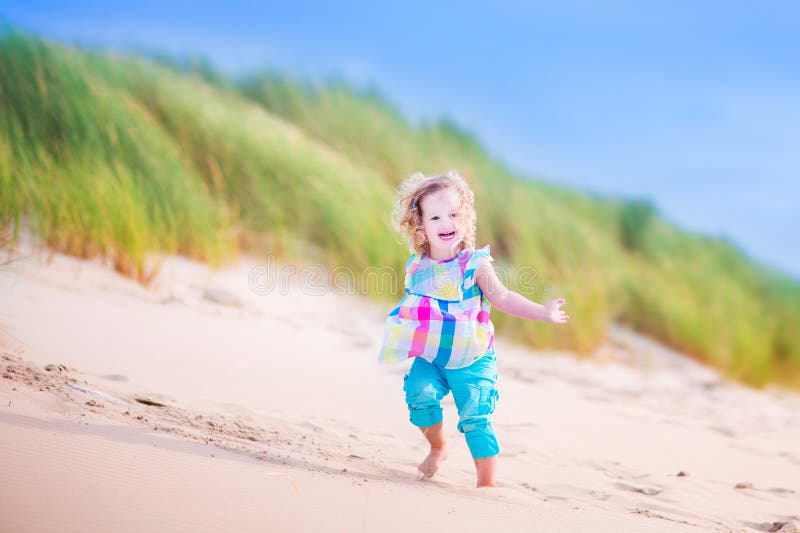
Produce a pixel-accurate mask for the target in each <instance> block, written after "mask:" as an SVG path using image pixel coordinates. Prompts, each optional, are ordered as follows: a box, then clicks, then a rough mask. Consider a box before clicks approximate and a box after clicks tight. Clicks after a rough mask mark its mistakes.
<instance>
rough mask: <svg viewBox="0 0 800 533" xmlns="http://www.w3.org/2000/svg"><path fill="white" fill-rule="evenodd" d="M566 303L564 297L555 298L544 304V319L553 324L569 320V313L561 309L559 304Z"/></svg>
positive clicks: (564, 322)
mask: <svg viewBox="0 0 800 533" xmlns="http://www.w3.org/2000/svg"><path fill="white" fill-rule="evenodd" d="M566 303H567V301H566V300H565V299H564V298H556V299H555V300H550V301H549V302H547V303H546V304H544V310H545V317H546V320H547V321H548V322H552V323H553V324H566V323H567V321H568V320H569V315H568V314H567V312H566V311H562V310H561V306H562V305H566Z"/></svg>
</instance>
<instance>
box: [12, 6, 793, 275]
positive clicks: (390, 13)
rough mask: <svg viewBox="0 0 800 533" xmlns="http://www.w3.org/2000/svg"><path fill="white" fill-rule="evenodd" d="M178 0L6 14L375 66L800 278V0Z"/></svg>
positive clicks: (30, 21) (88, 37)
mask: <svg viewBox="0 0 800 533" xmlns="http://www.w3.org/2000/svg"><path fill="white" fill-rule="evenodd" d="M133 4H135V5H133ZM163 4H165V5H161V3H156V2H150V1H143V2H136V3H124V4H123V3H119V4H117V3H114V2H82V1H75V2H69V3H66V2H41V1H29V2H18V3H8V2H3V1H2V0H0V16H3V17H4V18H5V20H6V22H8V23H10V24H12V25H16V26H18V27H21V28H25V29H28V30H31V31H34V32H36V33H38V34H40V35H44V36H48V37H51V38H54V39H58V40H62V41H67V42H81V43H84V44H92V45H97V46H102V47H128V46H145V47H148V48H154V49H161V50H166V51H170V52H174V53H200V54H202V55H204V56H206V57H208V58H209V59H210V60H211V61H212V62H213V63H214V64H216V65H217V66H218V67H220V68H222V69H223V70H226V71H228V72H230V73H234V74H235V73H240V72H244V71H247V70H248V69H251V68H255V67H259V66H264V65H270V66H273V67H277V68H279V69H282V70H285V71H287V72H292V73H298V74H304V75H311V76H324V75H327V74H332V73H341V74H343V75H344V76H345V77H347V78H349V79H350V80H352V81H354V82H355V83H357V84H362V85H363V84H368V83H372V84H374V85H376V86H377V87H378V88H379V89H380V90H381V92H383V93H384V94H385V95H386V96H387V97H388V98H389V100H391V101H392V102H394V103H395V104H396V105H397V106H398V107H399V108H400V110H401V111H402V112H404V113H405V114H406V116H408V117H409V119H411V120H412V121H414V122H417V121H420V120H423V119H425V118H436V117H439V116H442V115H447V116H449V117H452V118H453V119H455V120H456V121H457V122H458V123H460V124H462V125H463V126H465V127H466V128H467V129H469V130H471V131H473V132H474V133H475V134H476V135H477V136H478V137H479V138H480V139H481V140H482V141H483V142H484V144H485V145H486V146H487V148H488V149H489V150H490V151H491V152H492V153H493V154H495V155H496V156H497V157H498V158H500V159H502V160H504V161H505V162H506V163H507V164H508V165H509V166H510V167H511V168H512V169H514V170H516V171H518V172H520V173H524V174H527V175H532V176H537V177H540V178H544V179H547V180H550V181H554V182H559V183H565V184H569V185H572V186H575V187H578V188H582V189H587V190H593V191H599V192H603V193H609V194H619V195H625V196H644V197H648V198H650V199H652V200H653V201H654V202H655V203H656V204H657V205H658V206H659V208H660V209H661V211H662V212H663V213H664V214H665V215H666V216H667V217H668V218H669V219H670V220H672V221H673V222H675V223H676V224H678V225H680V226H682V227H685V228H688V229H692V230H696V231H700V232H703V233H707V234H713V235H726V236H728V237H730V238H731V239H732V240H733V241H735V242H736V243H737V244H739V245H740V246H741V247H742V248H743V249H744V250H745V251H746V252H747V253H749V254H750V255H752V256H753V257H755V258H756V259H758V260H760V261H762V262H764V263H766V264H769V265H772V266H775V267H777V268H780V269H782V270H784V271H786V272H789V273H791V274H793V275H794V276H795V277H798V278H800V245H799V243H800V239H798V238H797V237H796V232H797V229H798V228H800V209H798V207H797V206H796V201H797V198H798V197H800V157H798V156H797V155H796V154H798V153H800V61H798V59H797V58H799V57H800V37H799V36H800V7H798V6H800V4H798V3H794V2H769V1H765V2H752V1H748V2H737V1H727V2H722V1H719V2H718V1H713V0H712V1H704V2H689V1H678V0H676V1H670V2H660V3H657V2H650V1H646V0H642V1H630V2H599V1H598V2H559V3H558V7H556V3H554V2H547V3H545V2H541V3H537V2H496V3H494V4H493V5H492V6H491V7H487V6H488V3H485V2H481V3H479V2H460V3H451V4H445V3H436V2H428V3H425V2H416V1H409V2H403V3H397V4H394V5H389V4H387V5H383V6H382V5H376V4H375V3H373V4H368V3H363V4H359V3H354V2H347V1H342V2H339V3H322V2H320V3H295V4H292V5H289V4H288V3H275V4H274V5H270V4H269V3H263V4H260V5H258V6H250V5H249V4H250V3H249V2H240V1H236V0H230V1H227V2H224V3H221V2H191V3H189V2H177V1H175V2H164V3H163ZM415 169H416V165H415V163H414V162H413V161H409V170H410V171H411V170H415ZM422 170H424V171H426V172H436V171H440V170H443V169H422Z"/></svg>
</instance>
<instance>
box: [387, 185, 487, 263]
mask: <svg viewBox="0 0 800 533" xmlns="http://www.w3.org/2000/svg"><path fill="white" fill-rule="evenodd" d="M445 189H453V190H454V191H456V193H458V196H459V198H460V199H461V203H460V206H459V210H458V218H459V221H460V223H461V224H462V225H463V227H466V231H465V234H464V238H463V239H462V240H461V242H460V243H459V244H458V251H459V252H460V251H462V250H464V249H473V248H475V232H476V225H475V224H476V222H477V219H478V217H477V215H476V214H475V206H474V204H475V195H474V194H473V192H472V189H470V187H469V185H468V184H467V182H466V181H465V180H464V178H462V177H461V175H459V173H458V172H456V171H455V170H450V171H449V172H448V173H447V174H444V175H439V176H425V175H424V174H423V173H422V172H415V173H414V174H412V175H411V176H409V177H407V178H406V179H404V180H403V182H402V183H400V185H399V186H398V187H397V196H396V197H395V201H394V205H393V208H392V226H393V227H394V229H395V231H397V232H398V233H399V234H400V235H401V236H402V238H403V242H404V244H405V245H406V247H407V248H408V251H409V252H412V253H417V254H420V255H422V254H423V253H430V243H429V242H428V238H427V237H426V236H425V230H424V229H423V227H422V207H421V205H420V203H421V202H422V199H423V198H425V196H427V195H428V194H431V193H434V192H437V191H441V190H445Z"/></svg>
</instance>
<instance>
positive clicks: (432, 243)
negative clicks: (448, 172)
mask: <svg viewBox="0 0 800 533" xmlns="http://www.w3.org/2000/svg"><path fill="white" fill-rule="evenodd" d="M460 208H461V200H460V198H459V196H458V192H456V191H455V190H454V189H452V188H447V189H440V190H438V191H436V192H432V193H430V194H426V195H425V197H424V198H423V199H422V201H421V202H420V209H421V213H422V228H423V230H424V231H425V236H426V237H427V238H428V243H429V251H428V256H429V257H430V258H431V259H434V260H436V261H444V260H445V259H450V258H451V257H453V256H454V255H456V254H457V253H458V252H459V248H460V244H461V241H462V239H463V238H464V230H463V224H461V220H460V217H459V212H460Z"/></svg>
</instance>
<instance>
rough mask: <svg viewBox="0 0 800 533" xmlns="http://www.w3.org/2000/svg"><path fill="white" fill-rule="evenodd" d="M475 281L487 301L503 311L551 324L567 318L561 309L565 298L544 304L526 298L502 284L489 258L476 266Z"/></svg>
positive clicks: (565, 320)
mask: <svg viewBox="0 0 800 533" xmlns="http://www.w3.org/2000/svg"><path fill="white" fill-rule="evenodd" d="M475 281H476V283H477V284H478V287H480V289H481V291H482V292H483V294H484V295H485V296H486V297H487V298H488V299H489V302H490V303H491V304H492V305H493V306H494V307H496V308H497V309H499V310H500V311H502V312H504V313H508V314H509V315H514V316H517V317H520V318H527V319H528V320H539V321H542V322H552V323H553V324H565V323H566V322H567V321H568V320H569V315H567V313H566V312H565V311H562V310H561V306H562V305H565V304H566V303H567V301H566V300H564V299H563V298H556V299H555V300H550V301H549V302H547V303H546V304H544V305H542V304H538V303H536V302H533V301H531V300H528V299H527V298H525V297H524V296H522V295H521V294H519V293H517V292H514V291H512V290H510V289H508V288H507V287H506V286H505V285H503V282H502V281H500V278H498V277H497V273H496V272H495V271H494V267H493V266H492V263H491V261H489V259H484V260H483V263H481V265H480V266H479V267H478V269H477V271H476V272H475Z"/></svg>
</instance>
